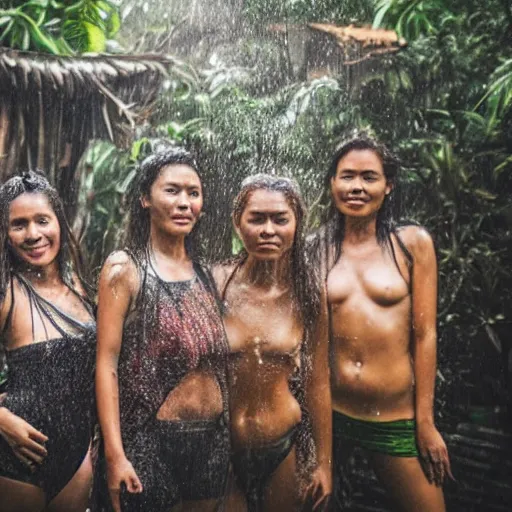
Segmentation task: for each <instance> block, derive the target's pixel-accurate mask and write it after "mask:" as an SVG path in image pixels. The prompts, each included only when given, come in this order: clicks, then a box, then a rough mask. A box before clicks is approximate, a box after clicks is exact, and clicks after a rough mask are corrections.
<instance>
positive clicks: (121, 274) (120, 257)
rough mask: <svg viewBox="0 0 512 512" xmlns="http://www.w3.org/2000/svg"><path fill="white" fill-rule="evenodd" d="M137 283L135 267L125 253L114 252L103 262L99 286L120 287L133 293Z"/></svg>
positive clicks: (131, 259)
mask: <svg viewBox="0 0 512 512" xmlns="http://www.w3.org/2000/svg"><path fill="white" fill-rule="evenodd" d="M138 281H139V279H138V270H137V265H136V264H135V262H134V261H133V258H131V257H130V255H129V254H128V253H127V252H126V251H115V252H113V253H112V254H110V255H109V256H108V258H107V259H106V260H105V263H104V264H103V267H102V269H101V274H100V281H99V282H100V286H102V285H108V286H111V287H116V288H117V287H122V288H126V289H128V290H130V291H134V290H135V289H136V288H137V286H138Z"/></svg>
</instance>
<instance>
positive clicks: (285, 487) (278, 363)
mask: <svg viewBox="0 0 512 512" xmlns="http://www.w3.org/2000/svg"><path fill="white" fill-rule="evenodd" d="M233 223H234V227H235V229H236V232H237V233H238V235H239V237H240V239H241V241H242V243H243V246H244V250H243V251H242V252H241V254H240V255H239V256H238V258H237V259H236V260H235V261H234V262H232V263H229V264H225V265H222V266H219V267H217V268H215V270H214V275H215V278H216V281H217V285H218V288H219V290H221V299H222V300H223V304H224V308H225V311H224V325H225V328H226V333H227V338H228V343H229V351H230V355H229V397H230V414H231V435H232V443H233V455H232V463H233V471H234V480H235V483H236V487H237V489H238V494H239V499H240V500H241V501H240V502H239V504H238V505H237V506H235V505H233V506H232V510H248V511H249V512H264V511H277V510H279V511H281V512H285V511H290V512H291V511H296V510H302V509H303V507H304V506H306V509H314V510H319V509H320V508H321V507H324V506H326V504H327V500H328V495H329V494H330V492H331V466H330V458H331V407H330V392H329V377H328V373H329V371H328V361H327V337H328V333H327V306H326V302H325V300H324V301H322V294H321V292H320V287H319V286H318V281H317V280H316V279H315V275H314V272H311V270H310V269H309V268H308V267H307V265H306V260H305V253H304V233H303V229H304V206H303V203H302V199H301V196H300V192H299V190H298V186H297V184H296V183H295V182H294V181H292V180H289V179H287V178H282V177H276V176H271V175H265V174H260V175H256V176H252V177H249V178H247V179H246V180H245V181H244V182H243V183H242V187H241V190H240V192H239V194H238V196H237V197H236V199H235V202H234V209H233ZM324 298H325V296H324ZM305 415H307V418H308V426H309V430H310V432H311V437H312V440H313V452H315V453H313V454H311V453H309V454H308V453H304V450H302V453H301V451H300V450H298V447H299V446H301V445H302V447H304V446H305V445H304V443H302V442H301V441H302V440H301V439H300V437H301V436H300V432H301V426H303V423H304V422H305V418H304V416H305ZM310 455H316V462H314V464H315V465H314V466H311V464H308V462H311V461H308V460H307V459H308V456H310ZM304 464H305V465H307V466H308V467H306V466H305V465H304ZM301 470H303V471H301ZM304 473H306V474H304ZM304 477H305V481H306V483H307V484H309V488H308V489H307V492H306V494H307V501H308V504H306V505H305V504H304V502H303V496H302V495H301V493H300V489H301V485H300V483H301V480H303V479H304Z"/></svg>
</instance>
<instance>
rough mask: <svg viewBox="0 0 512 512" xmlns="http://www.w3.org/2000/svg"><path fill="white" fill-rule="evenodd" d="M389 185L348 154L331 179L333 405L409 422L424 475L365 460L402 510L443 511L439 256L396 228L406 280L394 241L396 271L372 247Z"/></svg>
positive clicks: (382, 460)
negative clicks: (437, 390) (335, 233)
mask: <svg viewBox="0 0 512 512" xmlns="http://www.w3.org/2000/svg"><path fill="white" fill-rule="evenodd" d="M391 189H392V187H391V184H390V183H388V181H387V180H386V177H385V175H384V170H383V166H382V162H381V160H380V158H379V156H378V155H377V154H376V153H375V152H373V151H371V150H353V151H350V152H349V153H347V154H346V155H345V156H344V157H343V158H342V159H341V160H340V161H339V162H338V166H337V173H336V175H335V176H334V177H333V178H332V179H331V193H332V197H333V200H334V204H335V205H336V208H337V209H338V210H339V211H340V213H342V214H343V215H344V219H345V238H344V240H343V244H342V255H341V257H340V258H339V260H338V261H337V262H336V263H335V265H334V266H333V267H332V269H331V270H330V272H329V274H328V276H327V294H328V301H329V303H330V305H331V312H332V316H331V326H332V336H331V392H332V402H333V409H334V410H335V411H339V412H341V413H344V414H347V415H349V416H353V417H356V418H359V419H363V420H373V421H393V420H399V419H411V418H415V419H416V423H417V442H418V447H419V449H420V453H421V454H422V458H421V462H422V465H423V469H422V466H420V463H419V460H418V459H417V458H401V457H393V456H388V455H383V454H374V455H372V456H371V459H372V462H373V466H374V468H375V470H376V472H377V474H378V476H379V478H380V480H381V482H382V483H383V485H384V486H385V487H386V488H387V490H388V491H389V493H390V495H391V496H392V497H393V498H394V500H395V505H396V507H397V508H398V509H399V510H410V511H412V510H414V511H442V510H444V500H443V495H442V491H441V489H440V488H439V487H435V486H434V485H430V483H436V484H437V485H441V483H442V481H443V478H444V475H445V474H446V473H449V471H450V470H449V461H448V455H447V452H446V446H445V444H444V442H443V440H442V438H441V436H440V435H439V433H438V432H437V430H436V429H435V426H434V422H433V412H432V409H433V387H434V378H435V366H436V348H435V347H436V332H435V324H436V296H437V266H436V259H435V254H434V249H433V244H432V240H431V239H430V236H429V235H428V233H427V232H426V231H424V230H423V229H422V228H418V227H416V226H409V227H406V228H403V229H401V230H400V231H399V234H400V237H401V239H402V241H403V242H404V244H405V245H406V247H407V248H408V250H409V251H410V253H411V255H412V257H413V261H414V264H413V269H412V272H413V275H412V276H411V275H410V274H411V270H410V269H409V268H408V265H407V262H406V259H405V256H404V254H403V251H402V250H401V249H400V247H399V246H398V243H397V241H396V238H395V235H392V236H391V241H392V244H393V247H394V251H395V254H396V257H397V262H398V268H397V264H395V262H394V259H393V256H392V253H391V251H390V249H386V248H383V247H382V246H381V245H379V244H378V243H377V239H376V234H375V229H376V215H377V212H378V211H379V209H380V208H381V206H382V203H383V201H384V199H385V197H386V195H388V194H389V193H390V192H391ZM331 256H332V255H331ZM411 283H412V285H411V286H412V290H411V293H410V292H409V286H410V284H411ZM425 477H427V478H425ZM429 482H430V483H429ZM404 489H408V491H407V492H405V491H404Z"/></svg>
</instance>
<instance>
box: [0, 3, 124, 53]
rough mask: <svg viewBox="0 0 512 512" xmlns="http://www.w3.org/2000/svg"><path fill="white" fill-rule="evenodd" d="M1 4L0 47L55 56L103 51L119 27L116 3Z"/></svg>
mask: <svg viewBox="0 0 512 512" xmlns="http://www.w3.org/2000/svg"><path fill="white" fill-rule="evenodd" d="M4 3H6V5H5V7H4ZM4 3H2V8H0V46H7V47H10V48H16V49H20V50H33V51H40V52H46V53H51V54H54V55H73V54H75V53H85V52H103V51H105V49H106V44H107V40H108V39H110V38H112V37H113V36H114V35H115V34H116V33H117V31H118V30H119V27H120V18H119V14H118V12H117V6H116V3H115V2H113V1H110V0H28V1H24V2H23V1H19V0H18V1H16V0H7V1H6V2H4Z"/></svg>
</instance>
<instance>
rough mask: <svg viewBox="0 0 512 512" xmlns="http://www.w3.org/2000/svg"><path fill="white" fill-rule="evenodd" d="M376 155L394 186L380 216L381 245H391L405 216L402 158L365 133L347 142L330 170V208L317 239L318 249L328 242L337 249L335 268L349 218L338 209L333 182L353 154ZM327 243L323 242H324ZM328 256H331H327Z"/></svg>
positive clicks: (326, 184)
mask: <svg viewBox="0 0 512 512" xmlns="http://www.w3.org/2000/svg"><path fill="white" fill-rule="evenodd" d="M365 150H369V151H373V152H374V153H375V154H376V155H377V156H378V157H379V159H380V161H381V162H382V167H383V170H384V176H385V178H386V181H387V183H389V184H391V185H392V188H391V192H390V193H389V194H388V195H386V196H385V198H384V202H383V203H382V205H381V207H380V209H379V211H378V212H377V228H376V229H377V232H376V235H377V241H378V242H379V243H380V244H381V245H387V244H389V243H390V234H391V233H393V232H394V231H395V230H396V227H397V221H398V220H399V219H400V216H401V200H400V199H401V194H400V188H401V187H400V182H399V179H398V172H399V169H400V162H399V160H398V158H397V157H396V156H395V155H393V153H391V151H390V150H389V149H388V148H387V147H386V146H385V145H384V144H382V143H381V142H379V141H377V140H376V139H374V138H373V137H371V136H370V135H368V134H367V133H361V134H359V135H356V136H355V137H353V138H351V139H349V140H345V141H343V142H342V143H341V144H340V145H339V146H338V147H337V148H336V150H335V151H334V154H333V156H332V158H331V163H330V165H329V168H328V170H327V175H326V176H325V182H324V201H325V203H327V205H328V206H327V208H326V210H325V213H324V215H323V218H322V225H323V226H322V228H321V229H320V232H319V233H318V234H317V235H316V236H315V237H314V242H315V245H316V248H317V249H318V246H319V243H320V242H324V243H326V244H327V245H328V246H330V247H332V246H334V260H333V261H332V265H334V263H336V261H337V260H338V259H339V257H340V256H341V246H342V243H343V238H344V234H345V216H344V215H343V214H342V213H341V212H340V211H339V210H338V209H337V208H336V206H335V204H334V202H333V199H332V192H331V179H332V178H334V177H335V176H336V173H337V168H338V163H339V162H340V160H341V159H342V158H343V157H345V156H346V155H347V154H348V153H350V152H351V151H365ZM322 239H323V240H322ZM326 256H327V254H326Z"/></svg>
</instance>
